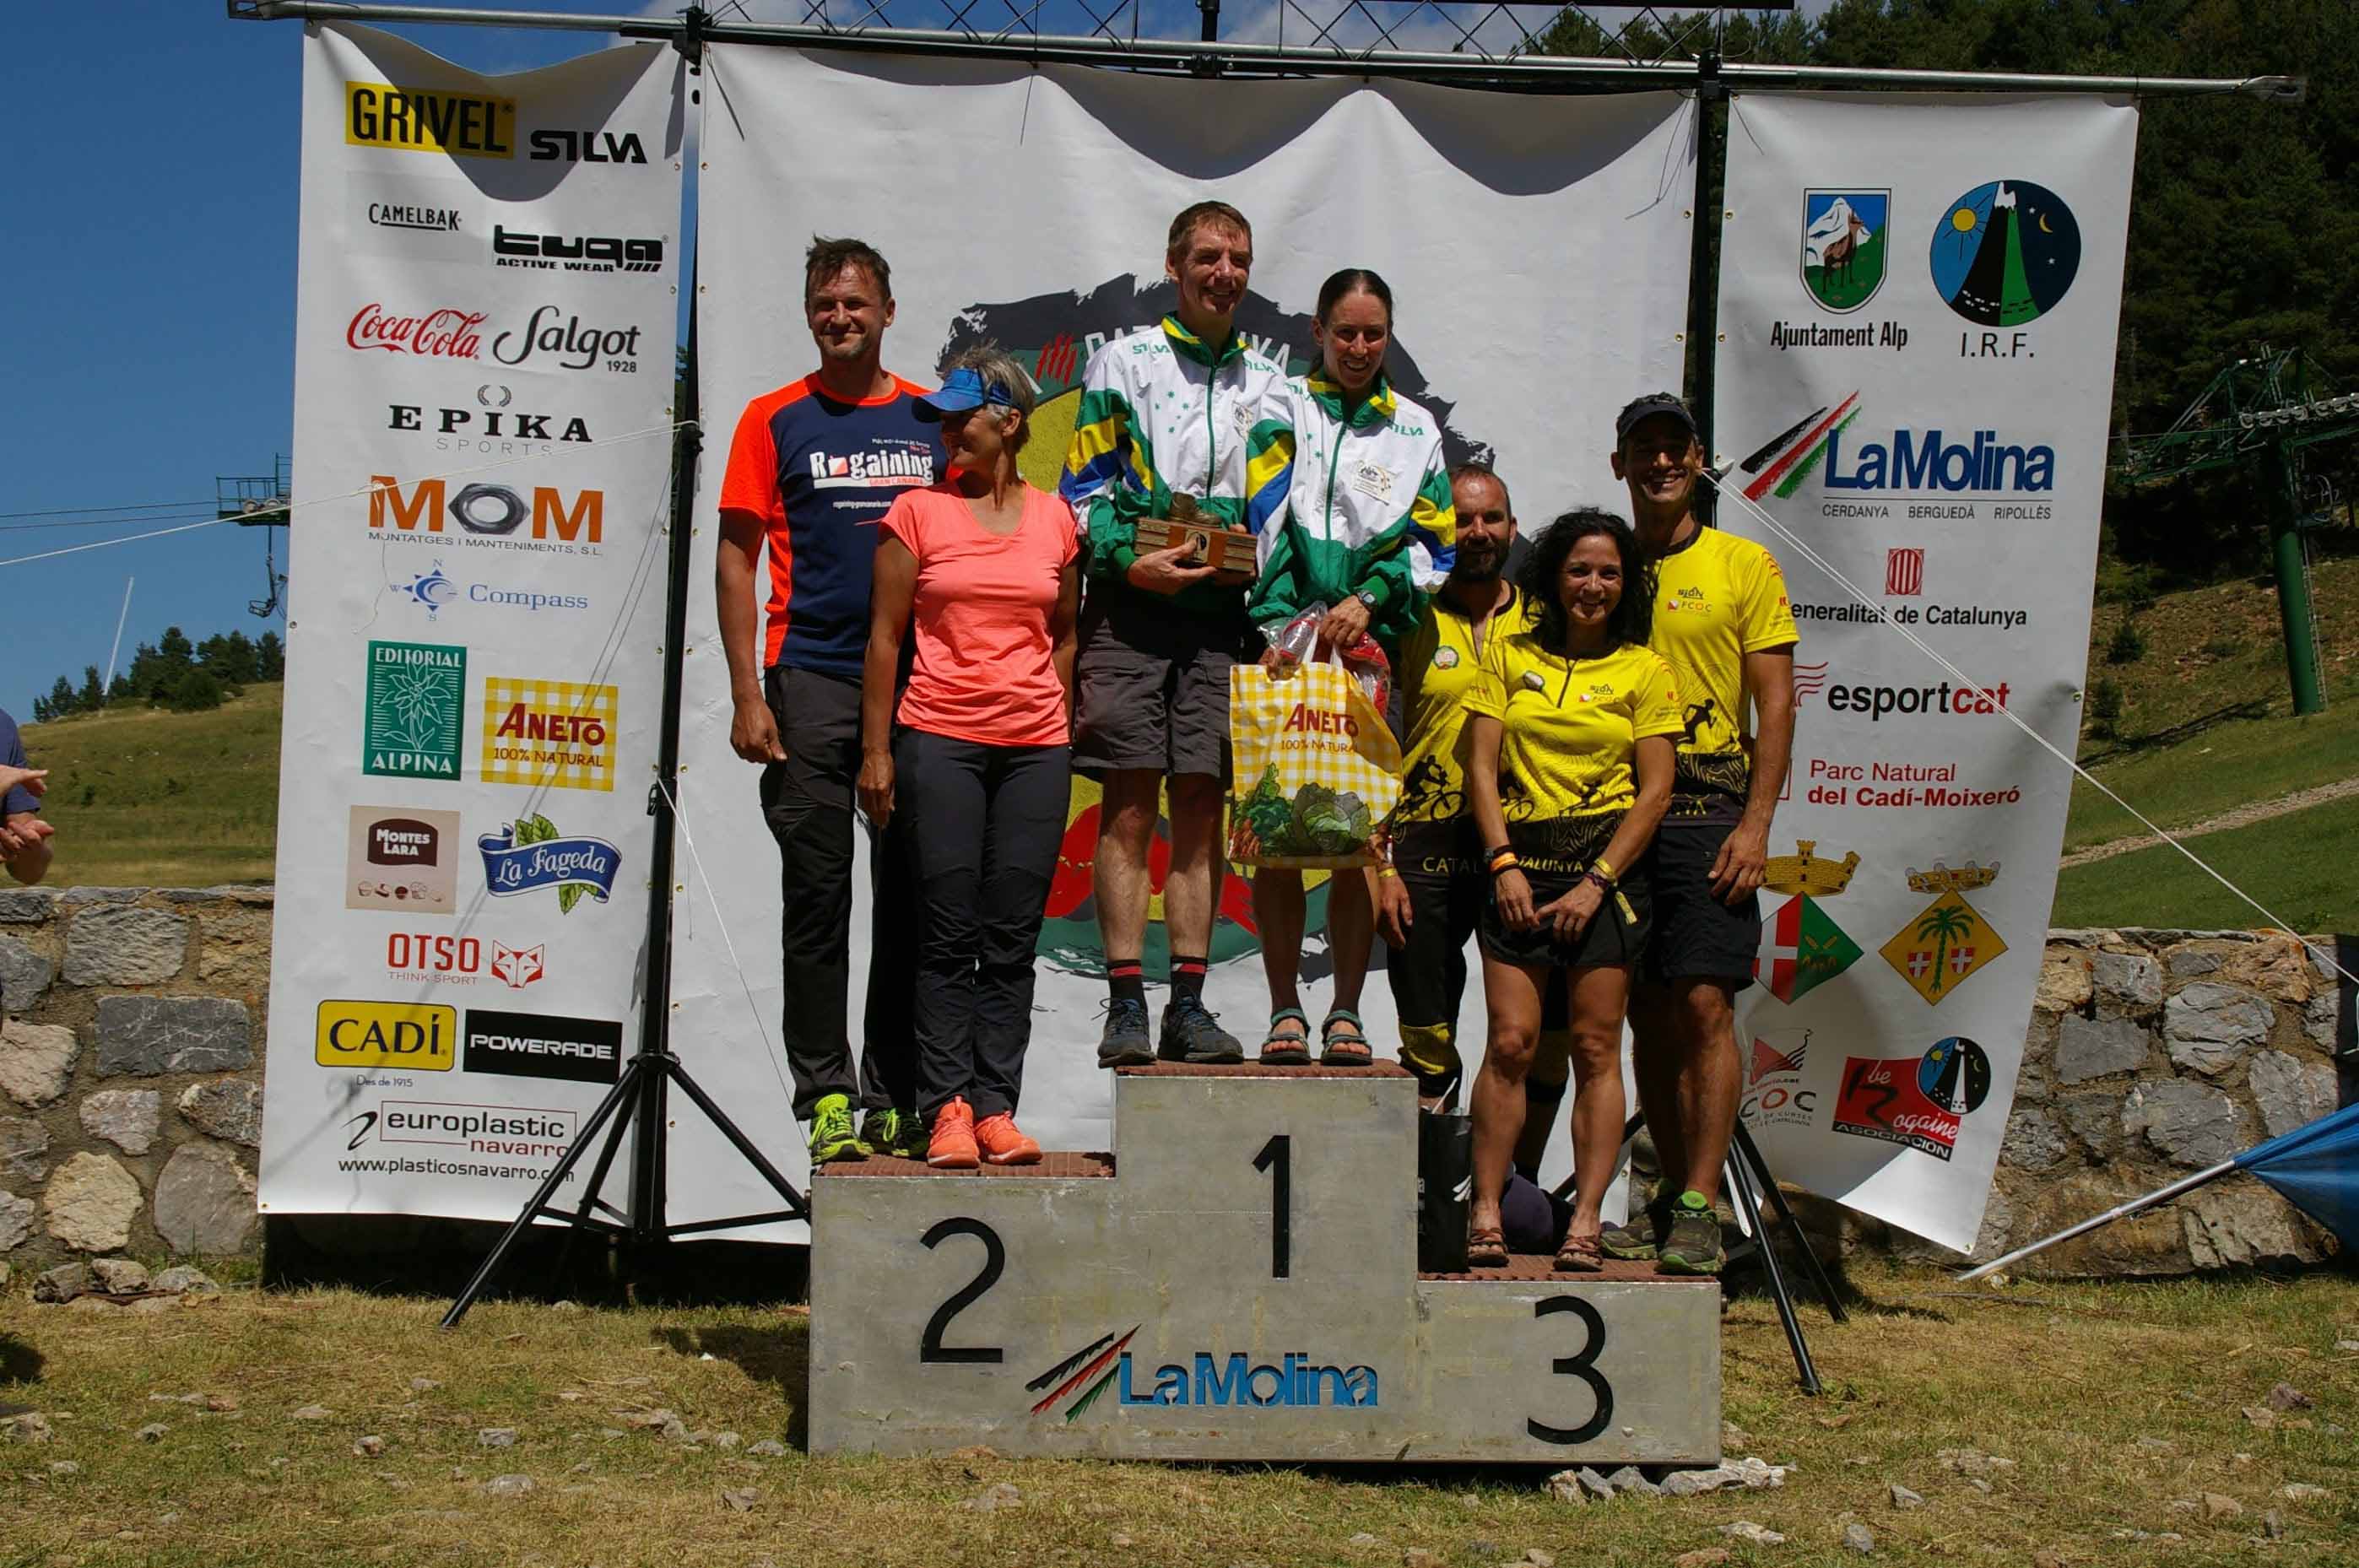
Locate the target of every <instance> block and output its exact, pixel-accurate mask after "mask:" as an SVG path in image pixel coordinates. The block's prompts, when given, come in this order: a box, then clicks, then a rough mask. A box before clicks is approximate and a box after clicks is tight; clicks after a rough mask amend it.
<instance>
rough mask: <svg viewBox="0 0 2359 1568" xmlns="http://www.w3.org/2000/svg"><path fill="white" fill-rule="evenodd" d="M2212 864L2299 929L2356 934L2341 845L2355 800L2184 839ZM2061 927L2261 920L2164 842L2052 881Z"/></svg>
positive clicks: (2353, 823) (2355, 826)
mask: <svg viewBox="0 0 2359 1568" xmlns="http://www.w3.org/2000/svg"><path fill="white" fill-rule="evenodd" d="M2186 842H2187V846H2188V848H2190V849H2191V850H2193V851H2194V852H2195V853H2196V854H2198V855H2201V856H2202V857H2203V858H2204V859H2205V860H2207V861H2209V862H2210V863H2211V864H2212V865H2213V866H2218V867H2219V868H2220V870H2221V871H2222V872H2223V874H2225V875H2226V876H2227V877H2229V878H2230V879H2232V880H2233V881H2234V882H2235V884H2236V885H2237V886H2238V887H2242V888H2244V889H2245V891H2246V892H2247V893H2250V894H2251V895H2252V896H2253V897H2254V898H2257V899H2259V900H2260V902H2261V903H2263V904H2264V905H2266V906H2267V908H2268V909H2270V910H2271V911H2273V912H2274V913H2275V914H2276V915H2277V918H2278V919H2279V920H2282V921H2283V922H2284V923H2285V924H2286V925H2287V926H2288V927H2290V928H2291V929H2292V930H2294V931H2359V886H2354V884H2353V881H2352V877H2351V859H2350V853H2349V846H2350V845H2351V844H2359V799H2352V798H2349V797H2345V798H2344V799H2343V800H2335V801H2332V802H2330V803H2328V804H2326V805H2323V806H2312V807H2310V808H2309V809H2307V810H2305V811H2288V812H2287V813H2286V814H2285V815H2284V816H2281V817H2271V818H2270V819H2268V820H2267V822H2254V823H2252V824H2251V825H2249V826H2246V827H2239V828H2228V829H2224V830H2223V831H2221V832H2219V833H2205V834H2203V835H2201V837H2199V838H2193V839H2190V840H2188V841H2186ZM2053 919H2054V923H2055V924H2057V925H2060V926H2113V925H2170V926H2187V927H2193V928H2199V929H2230V928H2235V927H2249V926H2257V925H2261V924H2264V923H2266V922H2264V921H2263V920H2262V919H2261V917H2260V916H2259V915H2257V914H2256V913H2254V912H2253V909H2252V906H2251V905H2249V904H2246V903H2245V901H2244V900H2243V899H2242V898H2237V897H2236V896H2235V895H2234V894H2233V893H2231V892H2229V891H2228V889H2226V888H2225V887H2221V886H2220V884H2219V883H2217V882H2215V881H2213V880H2212V878H2211V877H2207V876H2205V875H2204V874H2203V872H2202V871H2201V870H2200V869H2198V868H2197V867H2196V866H2191V865H2190V864H2189V863H2188V861H2187V857H2186V856H2185V855H2180V853H2179V851H2177V850H2175V849H2173V848H2171V847H2170V846H2169V844H2158V845H2156V846H2155V847H2153V848H2151V849H2139V850H2133V851H2131V852H2130V853H2128V854H2126V855H2116V856H2114V858H2112V859H2110V860H2100V861H2094V862H2093V863H2091V864H2089V865H2087V866H2073V867H2072V868H2071V869H2070V870H2068V871H2066V872H2064V873H2063V875H2062V876H2061V877H2059V878H2058V879H2057V883H2056V913H2055V915H2054V917H2053Z"/></svg>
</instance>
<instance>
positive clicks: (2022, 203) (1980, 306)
mask: <svg viewBox="0 0 2359 1568" xmlns="http://www.w3.org/2000/svg"><path fill="white" fill-rule="evenodd" d="M1932 266H1933V288H1934V290H1935V291H1936V292H1937V293H1939V294H1940V296H1941V298H1942V299H1944V300H1945V301H1947V302H1948V304H1949V307H1950V309H1951V310H1955V311H1956V312H1957V313H1958V314H1959V315H1961V316H1963V317H1964V318H1965V319H1966V320H1968V321H1973V322H1974V323H1975V324H1976V325H1978V326H1984V327H2019V326H2022V325H2023V324H2024V323H2025V322H2027V321H2038V319H2039V318H2040V317H2042V316H2044V315H2046V314H2047V313H2048V312H2049V311H2050V310H2054V309H2055V308H2056V307H2057V305H2058V303H2059V302H2060V301H2061V300H2062V299H2063V298H2064V295H2065V291H2066V290H2067V289H2071V287H2072V279H2073V278H2075V277H2076V276H2078V275H2079V273H2080V270H2081V224H2080V223H2079V221H2078V220H2076V219H2075V218H2074V217H2073V216H2072V209H2071V208H2070V207H2068V206H2066V205H2065V204H2064V199H2063V198H2062V197H2060V196H2059V195H2057V194H2056V192H2054V191H2050V190H2049V189H2048V188H2047V187H2046V186H2044V185H2034V184H2032V183H2030V182H2029V181H2028V180H1992V181H1991V182H1990V183H1989V184H1987V185H1977V186H1975V187H1974V188H1973V190H1972V191H1967V192H1966V193H1965V194H1964V195H1962V196H1961V197H1959V198H1958V199H1957V200H1956V201H1952V202H1951V203H1950V204H1949V205H1948V206H1947V207H1944V208H1943V209H1942V210H1941V217H1940V222H1938V223H1935V224H1934V226H1933V256H1932Z"/></svg>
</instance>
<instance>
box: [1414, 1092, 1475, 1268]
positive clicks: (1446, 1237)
mask: <svg viewBox="0 0 2359 1568" xmlns="http://www.w3.org/2000/svg"><path fill="white" fill-rule="evenodd" d="M1473 1192H1474V1118H1473V1117H1472V1116H1450V1115H1448V1114H1446V1113H1444V1112H1440V1111H1426V1112H1422V1113H1420V1114H1419V1116H1418V1118H1417V1269H1418V1272H1419V1273H1420V1274H1462V1273H1464V1272H1465V1270H1466V1213H1467V1209H1468V1207H1469V1206H1470V1204H1471V1203H1472V1202H1473Z"/></svg>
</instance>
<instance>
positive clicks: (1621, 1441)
mask: <svg viewBox="0 0 2359 1568" xmlns="http://www.w3.org/2000/svg"><path fill="white" fill-rule="evenodd" d="M1418 1115H1419V1112H1418V1108H1417V1085H1416V1083H1415V1081H1414V1080H1413V1079H1411V1078H1410V1077H1409V1076H1408V1074H1407V1073H1404V1072H1402V1071H1401V1070H1400V1069H1399V1068H1397V1067H1394V1066H1391V1065H1390V1064H1389V1063H1387V1064H1384V1065H1381V1066H1378V1067H1374V1068H1359V1069H1332V1068H1318V1067H1295V1068H1266V1067H1256V1066H1239V1067H1194V1066H1188V1065H1184V1064H1180V1063H1158V1064H1156V1065H1155V1066H1152V1067H1139V1068H1126V1069H1124V1070H1122V1071H1121V1072H1119V1073H1117V1074H1116V1076H1115V1081H1114V1133H1115V1145H1116V1148H1115V1152H1114V1154H1113V1155H1103V1154H1070V1153H1052V1154H1049V1155H1048V1156H1047V1158H1046V1159H1045V1160H1043V1161H1042V1162H1041V1163H1040V1164H1038V1165H1035V1166H1029V1167H1017V1168H1014V1169H1006V1170H995V1169H991V1168H988V1167H986V1168H985V1169H984V1170H983V1171H960V1172H938V1171H930V1170H929V1169H928V1168H927V1167H926V1166H924V1165H923V1164H921V1163H919V1162H916V1161H912V1160H883V1159H878V1160H861V1161H853V1162H846V1163H843V1164H836V1165H829V1166H824V1167H822V1168H821V1170H820V1171H817V1172H815V1173H814V1177H813V1181H812V1187H811V1286H810V1303H811V1318H810V1360H811V1366H810V1446H811V1449H812V1451H813V1452H814V1453H876V1454H936V1453H946V1452H949V1451H951V1450H952V1449H957V1448H962V1447H965V1446H968V1445H970V1444H974V1443H984V1444H987V1445H989V1446H990V1447H991V1448H993V1449H994V1450H995V1451H997V1452H999V1453H1001V1454H1040V1455H1049V1456H1075V1455H1088V1456H1093V1457H1097V1458H1107V1459H1190V1460H1270V1461H1312V1460H1322V1461H1336V1460H1379V1461H1394V1462H1430V1461H1441V1460H1451V1461H1484V1462H1500V1461H1536V1462H1542V1463H1554V1464H1562V1463H1581V1464H1595V1465H1607V1466H1611V1465H1620V1464H1710V1463H1712V1462H1714V1461H1716V1460H1717V1459H1718V1458H1719V1457H1720V1290H1719V1286H1718V1284H1717V1282H1716V1281H1713V1280H1711V1279H1668V1278H1662V1277H1658V1276H1657V1275H1656V1274H1655V1273H1654V1272H1653V1270H1652V1269H1649V1268H1647V1267H1646V1266H1644V1265H1629V1264H1609V1265H1608V1270H1607V1272H1605V1273H1603V1274H1555V1273H1552V1272H1551V1271H1550V1270H1549V1260H1548V1259H1546V1258H1517V1259H1515V1260H1514V1265H1513V1267H1511V1268H1508V1269H1488V1270H1484V1271H1482V1272H1481V1273H1472V1274H1451V1275H1426V1276H1420V1275H1419V1273H1418V1269H1417V1116H1418Z"/></svg>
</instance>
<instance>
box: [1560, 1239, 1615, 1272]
mask: <svg viewBox="0 0 2359 1568" xmlns="http://www.w3.org/2000/svg"><path fill="white" fill-rule="evenodd" d="M1555 1268H1556V1271H1557V1272H1558V1273H1560V1274H1602V1273H1603V1272H1604V1270H1605V1253H1604V1249H1603V1247H1600V1246H1599V1245H1598V1238H1597V1237H1596V1236H1573V1235H1571V1234H1570V1233H1567V1235H1566V1236H1565V1238H1564V1243H1563V1245H1562V1246H1560V1247H1558V1248H1557V1249H1556V1264H1555Z"/></svg>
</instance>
